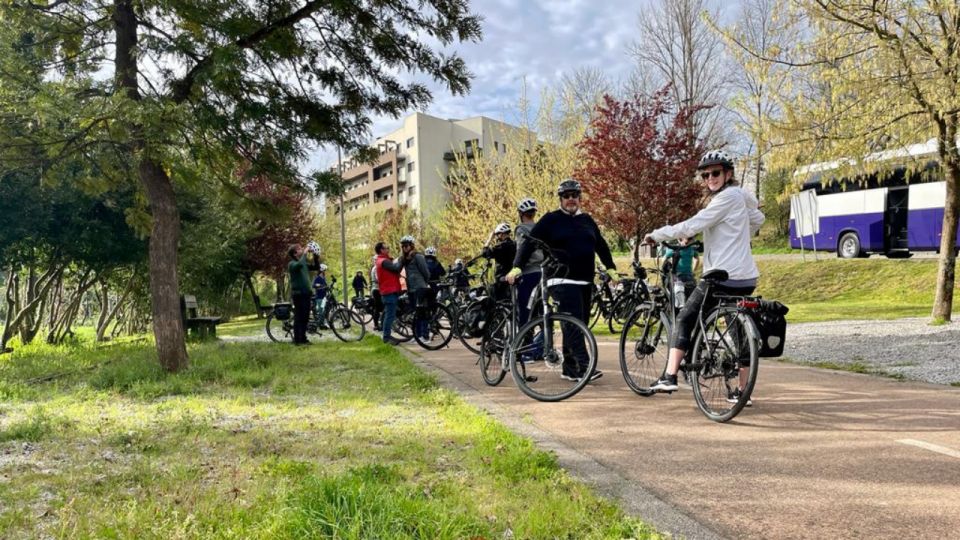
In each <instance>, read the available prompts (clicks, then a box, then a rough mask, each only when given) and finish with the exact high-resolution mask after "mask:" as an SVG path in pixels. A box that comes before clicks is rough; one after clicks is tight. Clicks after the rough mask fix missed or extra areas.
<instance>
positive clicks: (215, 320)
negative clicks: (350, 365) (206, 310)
mask: <svg viewBox="0 0 960 540" xmlns="http://www.w3.org/2000/svg"><path fill="white" fill-rule="evenodd" d="M180 314H181V315H182V316H183V327H184V329H185V330H186V331H187V336H188V337H189V336H190V335H193V336H194V337H196V338H198V339H208V338H215V337H217V324H219V323H220V320H221V319H222V318H223V317H199V316H197V297H196V296H193V295H191V294H184V295H181V296H180ZM191 333H192V334H191Z"/></svg>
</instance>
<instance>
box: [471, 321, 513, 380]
mask: <svg viewBox="0 0 960 540" xmlns="http://www.w3.org/2000/svg"><path fill="white" fill-rule="evenodd" d="M507 318H508V314H507V312H506V311H505V310H500V309H498V310H496V311H494V312H493V313H492V314H491V315H490V320H488V321H487V324H486V325H485V326H484V329H483V336H482V337H481V338H480V359H479V360H478V362H477V363H478V364H479V365H480V376H481V377H483V382H485V383H487V384H488V385H490V386H496V385H498V384H500V382H501V381H502V380H503V378H504V377H506V375H507V369H506V364H505V363H504V362H503V355H504V353H505V352H506V350H507V346H508V345H509V343H508V341H509V339H510V338H509V328H508V327H507Z"/></svg>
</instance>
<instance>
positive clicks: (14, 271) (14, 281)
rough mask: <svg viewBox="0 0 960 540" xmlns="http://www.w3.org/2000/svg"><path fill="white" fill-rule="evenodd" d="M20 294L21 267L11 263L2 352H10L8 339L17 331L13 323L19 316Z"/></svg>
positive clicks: (0, 341) (8, 271) (0, 347)
mask: <svg viewBox="0 0 960 540" xmlns="http://www.w3.org/2000/svg"><path fill="white" fill-rule="evenodd" d="M19 296H20V268H19V267H17V266H14V265H10V269H9V270H7V291H6V295H5V298H6V302H7V312H6V317H5V318H4V325H3V334H0V352H9V349H7V341H9V340H10V338H11V337H13V333H14V332H16V331H17V328H16V326H14V324H13V323H14V319H15V318H16V316H17V311H18V310H17V307H18V304H19V301H18V300H19Z"/></svg>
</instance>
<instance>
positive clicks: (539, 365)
mask: <svg viewBox="0 0 960 540" xmlns="http://www.w3.org/2000/svg"><path fill="white" fill-rule="evenodd" d="M563 330H566V333H567V336H566V338H565V337H564V332H563ZM547 336H549V339H546V337H547ZM547 343H549V346H547V345H546V344H547ZM578 344H580V345H582V347H583V354H584V355H585V356H586V358H579V359H578V358H575V357H574V354H573V352H572V348H576V347H577V345H578ZM596 368H597V341H596V339H594V337H593V334H591V333H590V330H589V329H588V328H587V326H586V325H585V324H583V322H581V321H580V320H579V319H577V318H575V317H572V316H570V315H567V314H564V313H551V314H548V315H547V316H546V317H540V318H539V319H533V320H531V321H530V322H528V323H527V324H525V325H524V326H523V328H521V329H520V332H518V333H517V336H516V337H515V338H514V341H513V355H512V358H511V359H510V371H511V373H512V375H513V380H514V381H515V382H516V383H517V386H518V387H520V390H521V391H522V392H523V393H524V394H526V395H528V396H530V397H532V398H533V399H536V400H539V401H561V400H564V399H567V398H569V397H572V396H574V395H575V394H576V393H577V392H579V391H580V390H583V387H584V386H586V385H587V384H588V383H589V382H590V375H591V374H592V373H593V372H594V371H595V370H596Z"/></svg>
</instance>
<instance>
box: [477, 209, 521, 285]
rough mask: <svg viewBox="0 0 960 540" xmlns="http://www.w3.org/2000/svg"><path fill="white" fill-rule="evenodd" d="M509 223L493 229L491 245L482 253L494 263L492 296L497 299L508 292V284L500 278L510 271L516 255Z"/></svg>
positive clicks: (515, 245)
mask: <svg viewBox="0 0 960 540" xmlns="http://www.w3.org/2000/svg"><path fill="white" fill-rule="evenodd" d="M511 232H512V230H511V229H510V224H509V223H501V224H499V225H497V226H496V228H494V229H493V234H492V235H491V241H492V242H494V243H493V245H492V246H487V247H484V248H483V252H482V255H483V256H484V257H486V258H488V259H493V261H494V262H495V263H496V265H495V266H494V268H493V277H494V280H495V284H494V288H493V290H494V296H495V297H496V298H498V299H500V298H506V297H507V296H508V294H509V292H510V289H509V288H508V285H507V284H506V283H503V282H502V281H501V280H502V279H503V278H505V277H506V276H507V274H508V273H509V272H510V268H511V267H513V260H514V259H515V258H516V256H517V243H516V242H514V241H513V239H512V238H510V233H511Z"/></svg>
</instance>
